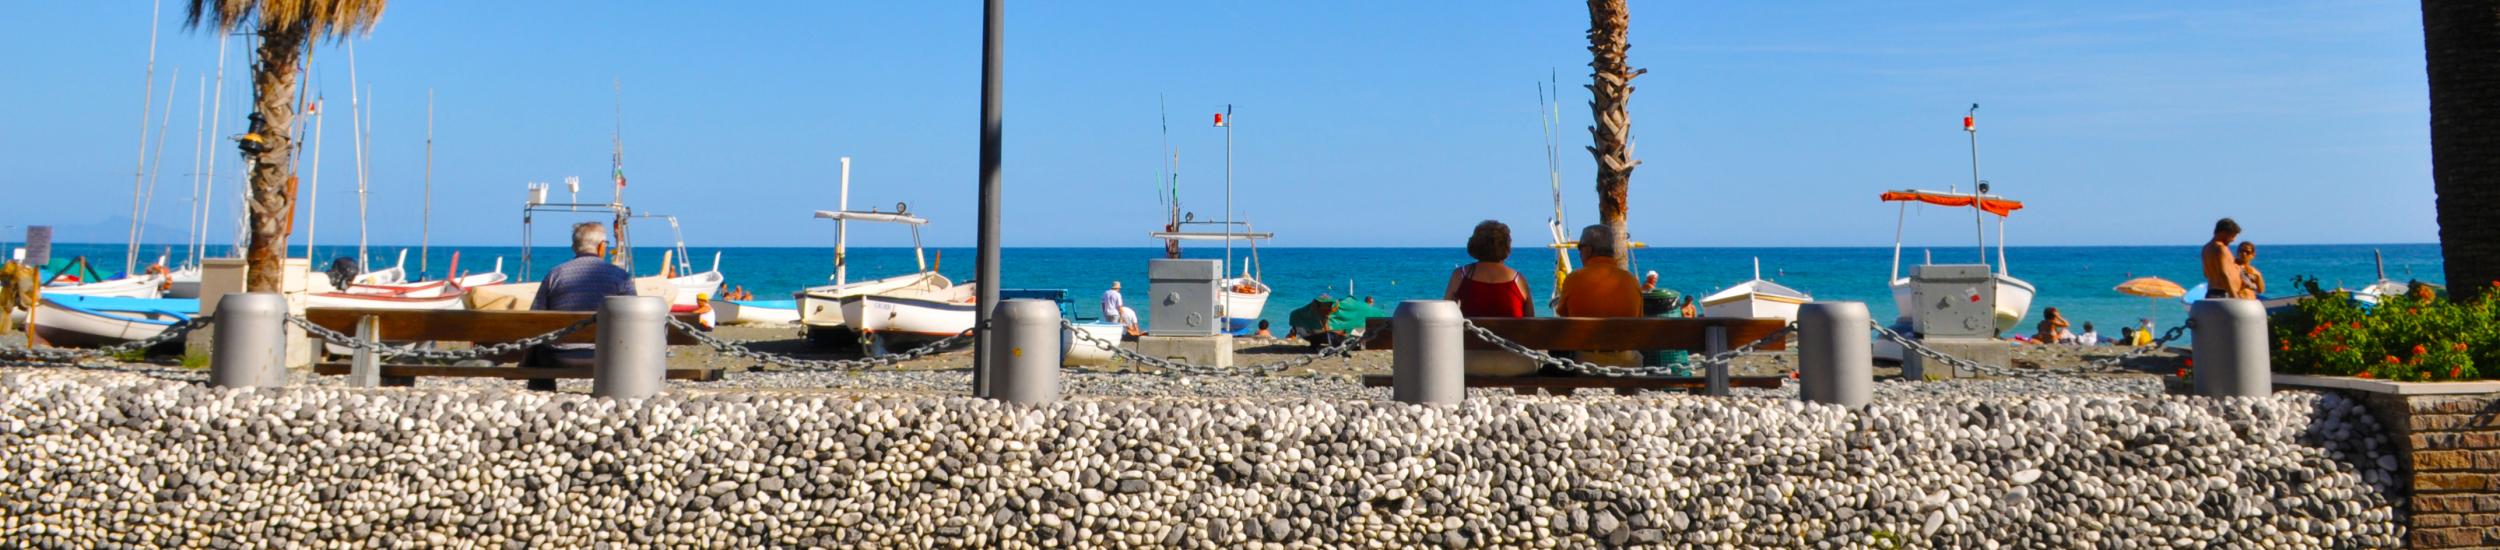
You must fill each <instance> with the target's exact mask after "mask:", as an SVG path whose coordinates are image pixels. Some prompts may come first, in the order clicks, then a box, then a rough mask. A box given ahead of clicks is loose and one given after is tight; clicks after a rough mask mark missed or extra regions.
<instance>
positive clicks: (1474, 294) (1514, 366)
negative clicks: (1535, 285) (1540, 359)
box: [1441, 220, 1537, 376]
mask: <svg viewBox="0 0 2500 550" xmlns="http://www.w3.org/2000/svg"><path fill="white" fill-rule="evenodd" d="M1467 256H1468V257H1470V258H1474V259H1475V260H1476V261H1475V262H1473V263H1469V264H1467V265H1462V266H1458V269H1453V270H1450V282H1449V284H1448V285H1444V286H1443V287H1442V289H1441V299H1443V300H1450V301H1455V302H1458V311H1459V314H1460V315H1464V316H1467V317H1479V318H1480V317H1495V318H1518V317H1534V316H1536V306H1535V304H1534V303H1533V302H1530V301H1529V300H1528V296H1529V292H1528V281H1527V279H1526V278H1523V277H1520V276H1519V272H1518V271H1515V270H1512V269H1511V268H1510V266H1507V265H1503V264H1502V261H1503V260H1508V259H1510V226H1508V225H1503V224H1502V222H1497V221H1493V220H1485V221H1483V222H1481V223H1477V224H1476V230H1475V233H1474V234H1472V235H1469V236H1468V237H1467ZM1466 355H1467V357H1466V365H1467V374H1472V375H1479V376H1518V375H1522V374H1528V373H1532V372H1536V365H1537V364H1536V362H1535V361H1532V360H1529V359H1528V358H1525V357H1520V356H1518V355H1514V354H1510V353H1507V352H1502V351H1498V350H1469V351H1468V352H1467V354H1466Z"/></svg>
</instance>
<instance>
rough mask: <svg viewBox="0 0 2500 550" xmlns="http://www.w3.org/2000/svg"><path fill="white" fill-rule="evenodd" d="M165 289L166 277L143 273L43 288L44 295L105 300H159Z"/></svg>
mask: <svg viewBox="0 0 2500 550" xmlns="http://www.w3.org/2000/svg"><path fill="white" fill-rule="evenodd" d="M164 288H165V276H164V275H161V274H155V273H141V274H138V275H132V276H128V277H123V278H119V279H113V280H109V281H104V282H97V283H82V284H66V285H52V286H46V287H43V293H44V294H46V295H63V296H96V297H104V298H158V297H162V296H164Z"/></svg>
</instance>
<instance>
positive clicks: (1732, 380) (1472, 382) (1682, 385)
mask: <svg viewBox="0 0 2500 550" xmlns="http://www.w3.org/2000/svg"><path fill="white" fill-rule="evenodd" d="M1466 380H1467V383H1466V384H1467V387H1470V388H1547V389H1557V388H1616V389H1701V388H1702V387H1703V386H1704V385H1706V384H1707V383H1708V381H1707V380H1706V379H1704V378H1703V377H1699V376H1681V377H1678V376H1469V377H1467V378H1466ZM1786 383H1788V377H1786V376H1730V377H1728V379H1727V385H1728V387H1731V388H1773V389H1777V388H1779V387H1780V385H1782V384H1786ZM1363 385H1364V386H1367V387H1374V388H1385V387H1391V386H1395V385H1397V382H1396V377H1394V376H1391V375H1386V374H1368V375H1364V376H1363Z"/></svg>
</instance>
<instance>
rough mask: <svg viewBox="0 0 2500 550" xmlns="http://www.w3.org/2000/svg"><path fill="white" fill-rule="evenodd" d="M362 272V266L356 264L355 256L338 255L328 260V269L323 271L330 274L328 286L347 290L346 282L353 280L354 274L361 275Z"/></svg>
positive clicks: (354, 279)
mask: <svg viewBox="0 0 2500 550" xmlns="http://www.w3.org/2000/svg"><path fill="white" fill-rule="evenodd" d="M364 272H365V270H364V268H363V267H361V266H358V265H356V259H355V258H349V257H346V256H340V257H339V258H338V259H335V260H330V269H329V271H326V272H324V273H327V274H329V275H330V288H335V289H339V290H347V284H348V283H352V282H355V281H356V276H357V275H363V274H364Z"/></svg>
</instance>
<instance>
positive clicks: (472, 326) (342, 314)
mask: <svg viewBox="0 0 2500 550" xmlns="http://www.w3.org/2000/svg"><path fill="white" fill-rule="evenodd" d="M594 315H596V314H595V313H591V312H580V311H469V310H392V309H342V308H311V309H306V310H304V318H305V319H307V320H310V321H312V323H313V324H315V325H320V326H321V327H322V328H327V329H330V330H335V331H339V332H343V333H348V334H355V333H356V320H357V319H360V318H363V317H367V316H371V317H374V318H375V319H377V320H379V321H380V323H381V331H382V339H383V340H387V341H392V342H474V343H484V344H500V343H504V342H510V341H514V340H519V339H522V338H528V337H531V336H537V335H540V334H546V333H548V332H553V331H555V330H556V329H560V328H564V327H567V326H571V325H572V324H573V323H575V322H579V321H581V320H582V319H583V318H585V317H591V316H594ZM676 317H677V318H678V319H679V320H683V321H686V322H688V323H692V324H695V325H698V326H700V325H701V324H702V323H700V322H697V321H696V319H698V318H699V317H700V316H698V315H695V314H680V315H677V316H676ZM667 332H668V343H669V345H672V346H684V345H693V344H695V343H696V341H695V339H694V337H693V336H689V335H687V334H685V333H684V332H680V331H678V330H676V329H674V328H671V329H669V330H668V331H667ZM598 337H599V331H598V326H597V325H592V326H591V327H590V328H588V329H584V330H581V331H578V332H574V333H573V334H570V335H566V336H565V337H564V339H562V340H558V342H562V343H567V344H589V343H594V342H596V341H597V340H598Z"/></svg>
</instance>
